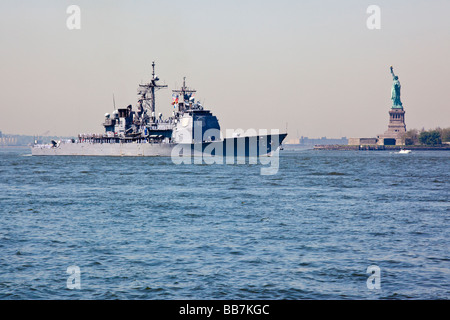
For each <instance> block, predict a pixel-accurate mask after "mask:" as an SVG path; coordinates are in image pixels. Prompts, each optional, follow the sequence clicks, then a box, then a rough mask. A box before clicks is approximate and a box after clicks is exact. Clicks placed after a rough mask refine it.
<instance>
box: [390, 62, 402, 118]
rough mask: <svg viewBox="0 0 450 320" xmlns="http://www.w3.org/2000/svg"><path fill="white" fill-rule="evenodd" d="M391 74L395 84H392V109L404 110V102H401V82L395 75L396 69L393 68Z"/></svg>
mask: <svg viewBox="0 0 450 320" xmlns="http://www.w3.org/2000/svg"><path fill="white" fill-rule="evenodd" d="M391 74H392V78H393V80H394V82H393V83H392V89H391V100H392V108H401V109H403V105H402V102H401V101H400V88H401V87H402V86H401V85H400V81H398V76H396V75H395V73H394V69H393V68H392V66H391Z"/></svg>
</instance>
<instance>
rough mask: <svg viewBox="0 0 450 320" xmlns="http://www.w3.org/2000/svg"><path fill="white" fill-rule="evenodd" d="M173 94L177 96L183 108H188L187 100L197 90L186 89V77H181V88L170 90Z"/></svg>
mask: <svg viewBox="0 0 450 320" xmlns="http://www.w3.org/2000/svg"><path fill="white" fill-rule="evenodd" d="M172 92H173V93H177V94H179V95H180V96H181V97H180V98H181V99H182V101H183V102H184V105H185V106H189V99H190V97H191V96H192V94H193V93H195V92H197V90H194V89H191V88H189V87H186V77H183V86H182V87H181V89H179V90H172Z"/></svg>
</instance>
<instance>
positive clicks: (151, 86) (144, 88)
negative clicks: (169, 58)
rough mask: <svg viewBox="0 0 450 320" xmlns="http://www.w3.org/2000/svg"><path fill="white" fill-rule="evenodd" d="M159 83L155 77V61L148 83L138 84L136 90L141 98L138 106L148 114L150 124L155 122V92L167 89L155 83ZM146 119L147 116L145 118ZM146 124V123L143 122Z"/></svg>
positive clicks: (165, 86)
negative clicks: (143, 108) (141, 106)
mask: <svg viewBox="0 0 450 320" xmlns="http://www.w3.org/2000/svg"><path fill="white" fill-rule="evenodd" d="M157 81H159V78H158V77H157V76H156V75H155V61H153V62H152V79H151V81H150V82H149V83H146V84H140V85H139V88H138V94H139V95H140V96H141V97H140V99H139V104H140V105H143V106H144V107H145V109H146V110H145V112H146V113H147V112H148V111H149V112H150V122H151V123H154V122H155V119H156V118H155V105H156V99H155V91H156V90H159V89H162V88H167V85H160V84H157V83H156V82H157ZM146 118H147V119H148V115H147V117H146ZM144 122H147V121H144Z"/></svg>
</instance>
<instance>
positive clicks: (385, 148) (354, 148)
mask: <svg viewBox="0 0 450 320" xmlns="http://www.w3.org/2000/svg"><path fill="white" fill-rule="evenodd" d="M401 149H407V150H416V151H450V145H442V146H435V147H433V146H378V145H365V146H364V145H363V146H351V145H316V146H314V150H341V151H369V150H370V151H399V150H401Z"/></svg>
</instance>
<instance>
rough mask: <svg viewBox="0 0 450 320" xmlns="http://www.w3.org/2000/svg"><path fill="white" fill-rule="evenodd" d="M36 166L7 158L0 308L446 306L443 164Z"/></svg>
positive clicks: (393, 158)
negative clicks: (20, 302)
mask: <svg viewBox="0 0 450 320" xmlns="http://www.w3.org/2000/svg"><path fill="white" fill-rule="evenodd" d="M29 154H30V152H29V150H26V149H0V204H1V209H0V270H1V272H0V299H448V298H450V280H449V279H450V256H449V252H450V250H449V249H450V240H449V239H450V232H449V226H450V199H449V190H450V173H449V169H450V153H449V152H419V151H417V152H413V153H412V154H408V155H401V154H394V153H389V152H383V151H378V152H370V151H369V152H351V151H341V152H339V151H287V150H285V151H282V153H281V158H280V169H279V172H278V174H276V175H271V176H264V175H260V169H261V165H174V164H172V162H171V159H170V158H120V157H118V158H115V157H32V156H30V155H29ZM370 265H376V266H378V267H379V268H380V270H381V273H380V285H381V288H380V289H373V290H369V289H368V288H367V278H368V276H369V274H367V273H366V270H367V267H369V266H370ZM69 266H78V267H79V268H80V286H81V288H80V289H69V288H68V287H67V279H68V277H69V274H68V273H66V271H67V268H68V267H69Z"/></svg>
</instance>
